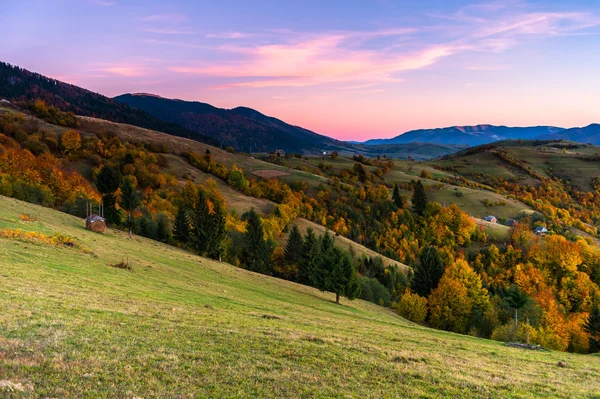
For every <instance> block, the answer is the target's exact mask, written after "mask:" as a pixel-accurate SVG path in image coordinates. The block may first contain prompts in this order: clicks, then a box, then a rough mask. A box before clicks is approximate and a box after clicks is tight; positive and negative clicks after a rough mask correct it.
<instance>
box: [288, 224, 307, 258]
mask: <svg viewBox="0 0 600 399" xmlns="http://www.w3.org/2000/svg"><path fill="white" fill-rule="evenodd" d="M303 245H304V239H303V238H302V234H300V229H298V226H297V225H294V226H293V227H292V231H290V236H289V238H288V242H287V245H286V246H285V250H284V253H283V259H284V260H285V261H286V262H287V263H288V264H290V265H299V264H300V260H301V259H302V246H303Z"/></svg>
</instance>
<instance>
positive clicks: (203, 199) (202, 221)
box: [191, 190, 211, 255]
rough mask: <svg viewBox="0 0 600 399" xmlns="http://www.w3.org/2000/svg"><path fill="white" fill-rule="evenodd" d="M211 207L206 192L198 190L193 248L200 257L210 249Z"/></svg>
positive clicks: (193, 224)
mask: <svg viewBox="0 0 600 399" xmlns="http://www.w3.org/2000/svg"><path fill="white" fill-rule="evenodd" d="M209 216H210V206H209V199H208V196H207V195H206V193H205V192H204V190H198V198H197V200H196V207H195V209H194V221H193V223H192V234H191V239H192V242H191V244H192V246H193V248H194V249H195V250H196V251H197V252H198V254H200V255H204V254H205V253H206V250H207V249H208V240H209V238H208V236H209V232H210V227H211V226H210V217H209Z"/></svg>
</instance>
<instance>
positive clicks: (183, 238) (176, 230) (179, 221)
mask: <svg viewBox="0 0 600 399" xmlns="http://www.w3.org/2000/svg"><path fill="white" fill-rule="evenodd" d="M188 212H189V211H188V210H187V209H185V208H184V207H183V206H180V207H179V209H178V210H177V216H176V217H175V223H174V224H173V238H174V239H175V240H176V241H178V242H180V243H182V244H187V243H188V242H189V241H190V231H191V227H190V225H191V222H190V216H189V214H188Z"/></svg>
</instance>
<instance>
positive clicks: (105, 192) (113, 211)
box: [96, 166, 121, 224]
mask: <svg viewBox="0 0 600 399" xmlns="http://www.w3.org/2000/svg"><path fill="white" fill-rule="evenodd" d="M120 185H121V173H120V172H119V171H118V170H117V169H115V168H112V167H110V166H103V167H102V169H101V170H100V173H98V176H96V188H97V189H98V192H99V193H100V194H102V205H103V207H104V217H105V219H106V220H107V221H108V222H109V223H111V224H119V223H120V222H121V220H120V218H119V213H118V212H117V208H116V205H117V198H116V196H115V192H116V191H117V190H118V189H119V186H120Z"/></svg>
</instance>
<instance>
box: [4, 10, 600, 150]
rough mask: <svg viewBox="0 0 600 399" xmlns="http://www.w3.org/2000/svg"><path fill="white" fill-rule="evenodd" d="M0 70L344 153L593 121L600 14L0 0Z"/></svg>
mask: <svg viewBox="0 0 600 399" xmlns="http://www.w3.org/2000/svg"><path fill="white" fill-rule="evenodd" d="M0 37H2V38H3V40H2V41H1V42H0V61H4V62H8V63H10V64H13V65H18V66H20V67H23V68H25V69H28V70H31V71H35V72H39V73H41V74H43V75H47V76H50V77H53V78H56V79H59V80H62V81H66V82H69V83H73V84H76V85H78V86H82V87H84V88H87V89H89V90H92V91H95V92H98V93H101V94H104V95H107V96H111V97H113V96H116V95H119V94H123V93H131V92H132V93H139V92H143V93H153V94H157V95H160V96H163V97H168V98H178V99H183V100H189V101H201V102H207V103H210V104H213V105H215V106H218V107H224V108H233V107H236V106H241V105H243V106H248V107H252V108H255V109H257V110H259V111H260V112H262V113H264V114H267V115H270V116H275V117H277V118H280V119H282V120H284V121H286V122H288V123H291V124H295V125H300V126H302V127H305V128H308V129H311V130H313V131H315V132H317V133H321V134H325V135H328V136H332V137H335V138H338V139H343V140H358V141H362V140H366V139H369V138H383V137H393V136H396V135H398V134H401V133H403V132H406V131H409V130H412V129H420V128H435V127H445V126H452V125H474V124H484V123H485V124H496V125H509V126H526V125H553V126H561V127H574V126H585V125H588V124H590V123H593V122H600V1H597V0H588V1H581V0H572V1H568V2H566V1H556V0H545V1H536V2H534V1H521V0H515V1H512V0H507V1H503V0H498V1H496V0H489V1H483V2H472V1H457V0H433V1H417V0H406V1H401V0H370V1H366V0H351V1H349V0H318V1H316V0H303V1H296V0H287V1H281V0H253V1H248V0H222V1H204V0H197V1H193V0H170V1H158V0H143V1H142V0H27V1H23V0H0Z"/></svg>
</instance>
